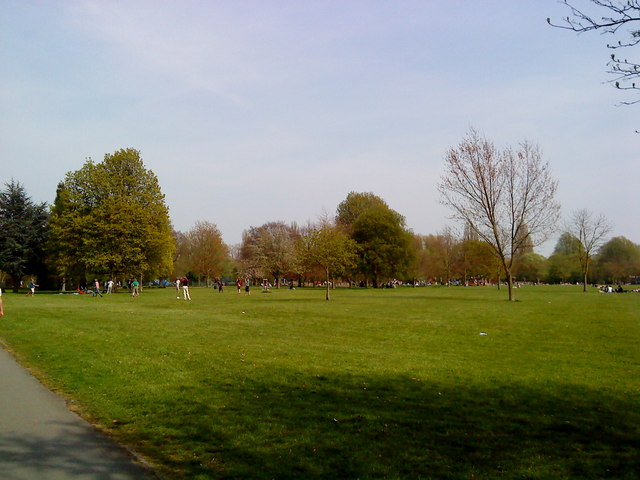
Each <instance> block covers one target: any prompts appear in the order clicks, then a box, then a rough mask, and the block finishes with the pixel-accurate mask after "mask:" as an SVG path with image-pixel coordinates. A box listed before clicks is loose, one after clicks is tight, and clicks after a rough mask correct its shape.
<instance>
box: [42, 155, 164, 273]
mask: <svg viewBox="0 0 640 480" xmlns="http://www.w3.org/2000/svg"><path fill="white" fill-rule="evenodd" d="M51 236H52V246H53V249H54V250H57V254H56V256H55V258H56V260H57V261H56V267H57V269H58V271H59V273H60V274H61V275H64V273H65V272H67V271H70V270H73V271H83V272H86V273H92V274H96V273H101V274H109V275H111V276H116V275H127V276H138V275H142V274H146V275H149V276H156V275H166V274H168V273H169V272H170V271H171V267H172V263H173V253H174V250H175V242H174V238H173V235H172V231H171V222H170V220H169V210H168V208H167V206H166V204H165V201H164V195H163V194H162V191H161V189H160V185H159V183H158V179H157V177H156V176H155V174H154V173H153V172H152V171H151V170H148V169H147V168H145V166H144V164H143V162H142V159H141V158H140V152H139V151H137V150H135V149H132V148H128V149H121V150H118V151H116V152H114V153H113V154H106V155H105V157H104V161H102V162H100V163H94V162H93V161H92V160H91V159H89V160H87V162H86V163H85V164H84V166H83V167H82V168H81V169H80V170H77V171H75V172H70V173H68V174H67V176H66V178H65V180H64V182H62V183H61V184H60V185H59V187H58V194H57V197H56V203H55V205H54V207H53V209H52V217H51Z"/></svg>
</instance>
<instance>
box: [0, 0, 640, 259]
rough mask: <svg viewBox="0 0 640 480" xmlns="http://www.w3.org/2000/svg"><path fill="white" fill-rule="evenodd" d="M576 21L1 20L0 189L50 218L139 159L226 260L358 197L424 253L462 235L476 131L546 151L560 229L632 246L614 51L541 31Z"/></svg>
mask: <svg viewBox="0 0 640 480" xmlns="http://www.w3.org/2000/svg"><path fill="white" fill-rule="evenodd" d="M576 3H577V4H584V5H588V4H589V2H588V1H586V0H576ZM568 14H569V11H568V9H567V7H566V6H564V5H562V4H561V3H560V2H558V1H556V0H535V1H533V0H483V1H476V0H473V1H469V0H465V1H462V0H460V1H459V0H448V1H446V2H443V1H436V0H419V1H414V0H403V1H398V2H390V1H388V0H385V1H382V0H367V1H365V0H349V1H345V0H323V1H319V0H305V1H293V0H289V1H284V0H274V1H268V0H254V1H243V0H238V1H236V0H234V1H231V0H227V1H222V0H209V1H204V0H202V1H193V0H174V1H168V0H153V1H151V0H149V1H144V0H125V1H118V0H78V1H71V0H69V1H65V0H58V1H35V0H0V112H1V115H0V182H1V183H2V184H4V183H6V182H9V181H11V180H16V181H19V182H21V183H22V184H23V185H24V187H25V189H26V190H27V193H28V194H29V195H30V196H31V197H32V199H33V200H34V201H37V202H47V203H52V202H53V200H54V198H55V190H56V185H57V184H58V182H60V181H62V180H64V177H65V175H66V174H67V172H71V171H75V170H78V169H80V168H81V167H82V165H83V164H84V162H85V160H86V159H87V158H92V159H93V160H94V161H101V160H102V159H103V158H104V155H105V154H106V153H113V152H115V151H116V150H119V149H121V148H129V147H132V148H135V149H137V150H139V151H140V152H141V156H142V159H143V161H144V163H145V166H146V167H147V168H148V169H150V170H152V171H153V172H154V173H155V174H156V175H157V177H158V180H159V182H160V186H161V188H162V191H163V193H164V194H165V196H166V198H165V200H166V203H167V205H168V207H169V209H170V215H171V219H172V223H173V226H174V228H176V229H177V230H181V231H187V230H189V229H190V228H192V227H193V226H194V224H195V223H196V221H208V222H212V223H215V224H216V225H217V226H218V228H219V229H220V231H221V232H222V234H223V238H224V240H225V242H226V243H228V244H230V245H233V244H237V243H239V242H240V241H241V239H242V232H243V231H244V230H246V229H248V228H249V227H251V226H259V225H262V224H264V223H266V222H270V221H284V222H286V223H290V222H297V223H299V224H306V223H307V221H316V220H317V219H318V218H319V217H320V216H322V215H325V214H329V215H333V214H334V213H335V211H336V208H337V206H338V204H339V203H340V202H341V201H343V200H344V199H345V198H346V196H347V195H348V194H349V192H352V191H356V192H373V193H375V194H376V195H378V196H380V197H382V198H383V199H384V200H385V201H386V202H387V203H388V204H389V206H390V207H391V208H393V209H394V210H396V211H398V212H399V213H401V214H402V215H404V216H405V218H406V221H407V226H408V227H409V228H410V229H412V230H413V231H414V232H415V233H418V234H425V235H426V234H435V233H438V232H439V231H441V230H442V229H443V227H445V226H446V225H454V224H453V221H452V220H450V219H449V216H450V215H451V213H452V212H451V211H450V210H449V209H448V208H447V207H446V206H444V205H442V204H440V202H439V200H440V197H439V194H438V192H437V184H438V182H439V180H440V177H441V175H442V173H443V167H444V156H445V153H446V151H447V150H448V149H450V148H452V147H456V146H457V145H458V144H459V143H460V141H461V140H462V139H463V137H464V136H465V135H466V133H467V132H468V131H469V129H470V128H471V127H473V128H475V129H477V130H478V131H479V132H481V134H482V135H484V136H485V137H486V138H488V139H490V140H491V141H493V142H494V143H495V144H496V146H498V147H499V148H506V147H509V146H512V147H517V146H518V144H519V143H520V142H523V141H529V142H531V143H534V144H537V145H538V146H539V147H540V149H541V151H542V154H543V158H544V160H545V161H548V162H549V164H550V167H551V172H552V175H553V176H554V178H556V179H557V180H558V192H557V200H558V201H559V202H560V204H561V205H562V212H563V218H568V217H569V216H570V214H571V213H572V212H573V211H575V210H576V209H579V208H585V209H588V210H589V211H592V212H593V213H594V214H604V215H605V216H606V217H607V218H608V220H609V222H610V223H611V224H612V225H613V230H612V232H611V236H621V235H622V236H625V237H627V238H629V239H630V240H632V241H634V242H636V243H640V213H638V212H639V211H640V209H639V208H638V207H639V206H640V188H639V186H640V162H639V161H638V155H637V154H638V144H639V143H640V135H639V134H636V133H635V131H636V129H637V130H640V121H638V112H640V105H636V106H621V105H620V102H622V101H629V100H635V99H636V97H633V96H632V97H630V96H629V94H628V93H626V92H620V91H617V90H616V89H615V88H613V87H612V85H610V84H608V83H607V81H609V80H611V77H610V76H609V75H608V74H607V73H606V63H607V60H608V59H609V56H610V54H611V51H610V50H608V49H607V47H606V44H607V42H611V40H612V39H611V38H609V37H606V36H603V35H600V34H598V33H591V34H582V35H578V34H575V33H573V32H569V31H565V30H560V29H556V28H552V27H550V26H549V25H548V24H547V22H546V19H547V17H551V18H552V19H557V20H559V19H561V18H562V17H563V16H567V15H568ZM636 52H637V56H636V59H637V57H638V56H640V47H636V50H635V51H633V50H628V52H626V53H628V54H629V56H630V58H631V57H632V55H631V54H633V53H636ZM559 226H560V227H561V226H562V224H561V225H559ZM557 236H558V235H556V236H552V237H549V239H548V240H547V241H546V242H545V243H544V244H542V245H541V246H540V247H539V248H538V249H537V251H539V252H540V253H543V254H545V255H549V254H550V253H551V252H552V250H553V247H554V245H555V239H557Z"/></svg>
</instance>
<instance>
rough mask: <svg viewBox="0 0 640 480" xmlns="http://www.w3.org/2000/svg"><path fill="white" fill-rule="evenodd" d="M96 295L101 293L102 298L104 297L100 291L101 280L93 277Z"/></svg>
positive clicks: (94, 294)
mask: <svg viewBox="0 0 640 480" xmlns="http://www.w3.org/2000/svg"><path fill="white" fill-rule="evenodd" d="M96 295H100V298H102V293H100V282H99V281H98V279H97V278H94V279H93V296H94V297H95V296H96Z"/></svg>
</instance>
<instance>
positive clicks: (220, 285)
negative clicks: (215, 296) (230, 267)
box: [218, 280, 224, 293]
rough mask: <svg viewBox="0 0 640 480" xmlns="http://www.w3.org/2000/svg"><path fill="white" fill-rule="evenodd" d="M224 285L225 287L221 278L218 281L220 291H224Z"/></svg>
mask: <svg viewBox="0 0 640 480" xmlns="http://www.w3.org/2000/svg"><path fill="white" fill-rule="evenodd" d="M223 287H224V283H222V280H220V281H219V282H218V293H222V289H223Z"/></svg>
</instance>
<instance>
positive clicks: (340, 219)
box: [336, 192, 389, 234]
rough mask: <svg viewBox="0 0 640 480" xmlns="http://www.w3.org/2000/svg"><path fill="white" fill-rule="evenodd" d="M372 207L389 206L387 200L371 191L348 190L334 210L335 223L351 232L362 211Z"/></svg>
mask: <svg viewBox="0 0 640 480" xmlns="http://www.w3.org/2000/svg"><path fill="white" fill-rule="evenodd" d="M373 207H382V208H387V209H388V208H389V205H387V202H385V201H384V200H383V199H382V198H380V197H379V196H377V195H376V194H374V193H371V192H362V193H361V192H349V194H348V195H347V198H345V199H344V200H343V201H342V202H340V204H339V205H338V208H337V210H336V224H337V225H338V226H340V227H341V228H342V229H344V230H345V231H346V232H347V233H349V234H351V233H353V224H354V223H355V221H356V220H357V219H358V218H359V217H360V215H362V214H363V213H364V212H366V211H367V210H369V209H370V208H373Z"/></svg>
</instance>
